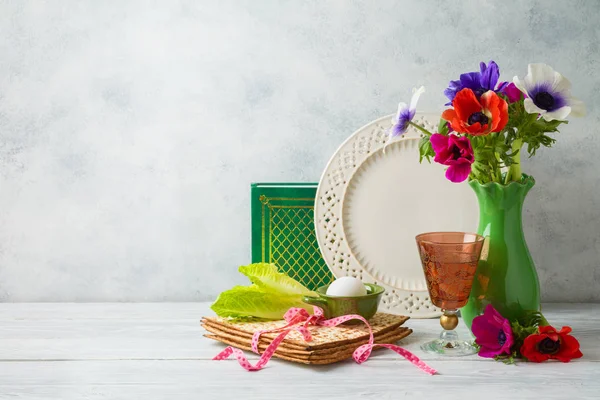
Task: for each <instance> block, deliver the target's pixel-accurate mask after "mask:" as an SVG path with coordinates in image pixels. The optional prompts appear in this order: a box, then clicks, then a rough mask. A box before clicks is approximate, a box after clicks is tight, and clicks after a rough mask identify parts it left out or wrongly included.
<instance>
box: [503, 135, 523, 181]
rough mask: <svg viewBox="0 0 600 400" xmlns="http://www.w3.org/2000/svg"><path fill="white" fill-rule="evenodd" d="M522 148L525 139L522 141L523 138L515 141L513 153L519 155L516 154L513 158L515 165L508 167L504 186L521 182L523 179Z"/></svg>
mask: <svg viewBox="0 0 600 400" xmlns="http://www.w3.org/2000/svg"><path fill="white" fill-rule="evenodd" d="M522 146H523V139H521V138H519V139H515V141H514V142H513V143H512V151H513V153H514V152H516V153H517V154H515V156H514V157H513V161H514V164H512V165H511V166H510V167H508V172H507V173H506V179H505V181H504V184H508V183H509V182H511V181H516V182H519V181H520V180H521V177H522V172H521V147H522Z"/></svg>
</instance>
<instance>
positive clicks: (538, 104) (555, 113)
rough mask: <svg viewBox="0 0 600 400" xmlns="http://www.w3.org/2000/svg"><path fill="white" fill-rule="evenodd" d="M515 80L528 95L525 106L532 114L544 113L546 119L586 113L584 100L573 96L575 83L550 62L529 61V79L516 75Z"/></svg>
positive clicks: (543, 116) (577, 115)
mask: <svg viewBox="0 0 600 400" xmlns="http://www.w3.org/2000/svg"><path fill="white" fill-rule="evenodd" d="M513 82H514V84H515V86H516V87H517V88H519V90H521V92H523V93H524V94H525V95H526V96H527V98H526V99H525V100H524V106H525V111H527V112H528V113H530V114H540V115H541V116H542V118H544V119H545V120H546V121H553V120H564V119H565V118H567V116H568V115H569V114H571V113H572V114H573V115H574V116H576V117H580V116H583V115H584V114H585V105H584V104H583V102H582V101H581V100H579V99H576V98H575V97H572V96H571V82H569V80H568V79H567V78H565V77H564V76H562V75H561V74H559V73H558V72H556V71H554V70H553V69H552V67H550V66H549V65H546V64H529V66H528V68H527V75H525V78H523V79H522V80H521V79H519V77H518V76H515V77H514V79H513Z"/></svg>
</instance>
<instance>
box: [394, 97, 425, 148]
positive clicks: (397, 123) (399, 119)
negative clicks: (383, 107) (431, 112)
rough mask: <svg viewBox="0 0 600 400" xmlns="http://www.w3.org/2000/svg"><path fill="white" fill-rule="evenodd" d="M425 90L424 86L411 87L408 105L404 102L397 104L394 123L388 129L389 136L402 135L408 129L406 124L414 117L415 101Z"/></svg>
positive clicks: (415, 110)
mask: <svg viewBox="0 0 600 400" xmlns="http://www.w3.org/2000/svg"><path fill="white" fill-rule="evenodd" d="M423 92H425V87H423V86H421V87H420V88H418V89H413V95H412V98H411V99H410V105H407V104H406V103H400V104H398V113H396V116H395V117H394V120H393V122H394V125H393V126H392V128H391V129H390V138H394V137H397V136H401V135H403V134H404V133H405V132H406V130H407V129H408V124H409V122H410V121H412V119H413V118H414V117H415V113H416V112H417V102H418V101H419V97H420V96H421V94H422V93H423Z"/></svg>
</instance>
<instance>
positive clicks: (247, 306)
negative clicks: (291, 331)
mask: <svg viewBox="0 0 600 400" xmlns="http://www.w3.org/2000/svg"><path fill="white" fill-rule="evenodd" d="M292 307H301V308H304V309H305V310H307V311H312V306H310V305H308V304H306V303H304V302H302V295H297V294H296V295H285V294H281V293H277V292H265V291H263V290H262V288H260V287H259V286H257V285H252V286H235V287H234V288H233V289H230V290H226V291H224V292H223V293H221V294H220V295H219V297H218V298H217V300H216V301H215V302H214V303H213V305H212V306H211V307H210V308H211V309H212V310H213V311H214V312H215V313H217V315H219V316H221V317H232V318H240V317H256V318H264V319H281V318H283V314H285V312H286V311H287V310H289V309H290V308H292Z"/></svg>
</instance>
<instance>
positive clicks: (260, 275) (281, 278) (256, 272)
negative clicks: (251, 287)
mask: <svg viewBox="0 0 600 400" xmlns="http://www.w3.org/2000/svg"><path fill="white" fill-rule="evenodd" d="M239 271H240V272H241V273H242V274H244V275H246V276H247V277H248V278H249V279H250V281H252V283H254V284H255V285H257V286H258V287H260V288H262V289H263V290H265V291H268V292H277V293H281V294H289V295H295V294H299V295H303V296H318V295H317V293H315V292H313V291H311V290H308V289H307V288H305V287H304V286H302V284H300V283H299V282H297V281H296V280H294V279H293V278H291V277H289V276H288V275H286V274H284V273H281V272H279V271H278V270H277V266H276V265H275V264H267V263H255V264H250V265H244V266H241V267H240V268H239Z"/></svg>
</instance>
